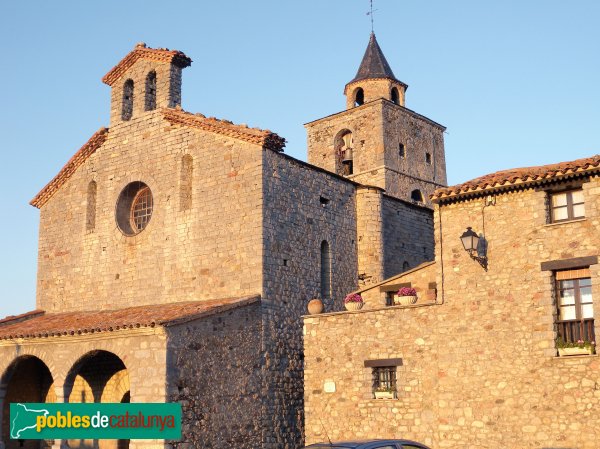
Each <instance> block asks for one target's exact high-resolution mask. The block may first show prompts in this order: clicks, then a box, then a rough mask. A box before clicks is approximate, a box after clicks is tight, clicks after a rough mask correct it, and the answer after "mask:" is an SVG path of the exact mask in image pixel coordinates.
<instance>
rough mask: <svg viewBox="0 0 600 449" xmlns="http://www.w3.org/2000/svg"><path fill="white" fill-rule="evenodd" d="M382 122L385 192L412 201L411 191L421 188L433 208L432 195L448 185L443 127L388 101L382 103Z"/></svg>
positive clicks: (426, 201)
mask: <svg viewBox="0 0 600 449" xmlns="http://www.w3.org/2000/svg"><path fill="white" fill-rule="evenodd" d="M383 122H384V123H385V125H386V132H385V133H384V139H385V148H386V152H385V155H386V158H385V165H386V168H387V171H386V187H385V189H386V193H387V194H388V195H392V196H395V197H397V198H401V199H404V200H407V201H410V199H411V197H410V194H411V192H412V191H413V190H414V189H419V190H421V192H422V193H423V196H424V199H425V203H426V204H428V205H430V206H431V202H430V201H429V195H430V194H432V193H433V191H434V190H435V189H436V188H438V187H440V186H445V185H446V183H447V180H446V156H445V151H444V128H443V127H441V125H437V124H435V123H434V122H432V121H430V120H429V119H427V118H425V117H423V116H420V115H418V114H416V113H414V112H412V111H410V110H409V109H406V108H403V107H400V106H397V105H395V104H393V103H391V102H389V101H386V102H384V103H383ZM400 144H403V145H404V152H405V157H401V156H400V152H399V145H400ZM427 154H429V155H430V156H431V161H430V163H428V162H427V159H426V155H427Z"/></svg>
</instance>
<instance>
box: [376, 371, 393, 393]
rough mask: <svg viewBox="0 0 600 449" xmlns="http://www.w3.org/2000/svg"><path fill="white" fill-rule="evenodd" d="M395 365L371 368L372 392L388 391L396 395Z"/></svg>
mask: <svg viewBox="0 0 600 449" xmlns="http://www.w3.org/2000/svg"><path fill="white" fill-rule="evenodd" d="M396 391H397V390H396V367H395V366H380V367H374V368H373V393H376V392H389V393H392V394H393V396H394V397H395V396H396Z"/></svg>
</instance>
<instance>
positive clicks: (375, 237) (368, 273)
mask: <svg viewBox="0 0 600 449" xmlns="http://www.w3.org/2000/svg"><path fill="white" fill-rule="evenodd" d="M382 195H383V190H382V189H380V188H379V187H372V186H360V187H358V188H357V192H356V222H357V223H356V232H357V239H356V241H357V247H358V275H359V287H361V288H362V287H365V286H367V285H370V284H375V283H377V282H380V281H382V280H383V274H384V271H383V260H384V258H383V212H382V203H383V196H382Z"/></svg>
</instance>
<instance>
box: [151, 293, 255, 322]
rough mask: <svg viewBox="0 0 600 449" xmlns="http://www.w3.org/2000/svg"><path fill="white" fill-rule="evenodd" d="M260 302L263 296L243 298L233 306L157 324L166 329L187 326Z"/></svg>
mask: <svg viewBox="0 0 600 449" xmlns="http://www.w3.org/2000/svg"><path fill="white" fill-rule="evenodd" d="M260 300H261V295H254V296H248V297H245V298H241V299H240V300H239V301H238V302H235V303H233V304H226V305H222V306H218V307H214V308H212V309H209V310H205V311H202V312H199V313H196V314H190V315H186V316H184V317H181V318H175V319H172V320H164V321H159V322H158V323H157V324H159V325H161V326H164V327H170V326H176V325H178V324H185V323H189V322H190V321H194V320H197V319H200V318H206V317H208V316H212V315H217V314H220V313H223V312H228V311H230V310H234V309H239V308H240V307H245V306H249V305H251V304H256V303H260Z"/></svg>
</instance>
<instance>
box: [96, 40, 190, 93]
mask: <svg viewBox="0 0 600 449" xmlns="http://www.w3.org/2000/svg"><path fill="white" fill-rule="evenodd" d="M139 59H147V60H150V61H156V62H165V63H172V64H174V65H176V66H177V67H181V68H185V67H189V66H190V65H191V64H192V60H191V59H190V58H189V57H188V56H186V55H185V53H183V52H181V51H179V50H169V49H168V48H150V47H146V44H143V43H140V44H137V45H136V46H135V48H134V49H133V50H132V51H130V52H129V53H128V54H127V55H126V56H125V57H124V58H123V59H121V61H119V63H118V64H117V65H116V66H114V67H113V68H112V69H110V70H109V71H108V73H107V74H106V75H104V76H103V77H102V82H103V83H104V84H108V85H109V86H112V85H113V84H114V83H115V82H116V81H117V80H118V79H119V78H121V77H122V76H123V74H124V73H125V72H126V71H127V70H129V68H131V66H133V65H134V64H135V63H136V61H138V60H139Z"/></svg>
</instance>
